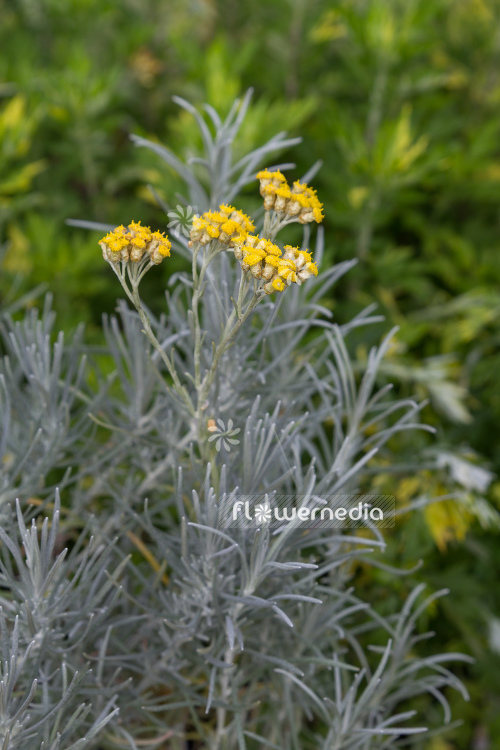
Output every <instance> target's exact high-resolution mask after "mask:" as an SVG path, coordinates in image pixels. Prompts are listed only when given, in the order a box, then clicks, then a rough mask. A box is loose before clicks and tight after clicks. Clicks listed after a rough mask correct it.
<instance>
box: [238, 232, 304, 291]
mask: <svg viewBox="0 0 500 750" xmlns="http://www.w3.org/2000/svg"><path fill="white" fill-rule="evenodd" d="M284 249H285V252H284V253H282V252H281V250H280V248H279V247H278V246H277V245H274V244H273V243H272V242H271V241H270V240H264V239H261V238H260V237H255V236H253V235H251V234H249V235H247V236H246V237H245V238H242V239H241V240H236V241H235V243H234V254H235V257H236V258H237V260H239V261H240V263H241V268H242V270H243V271H250V273H251V274H252V276H254V278H256V279H263V280H264V281H265V282H266V283H265V284H264V291H265V292H266V294H272V293H273V292H282V291H283V290H284V289H285V287H287V286H290V284H299V285H300V284H302V282H303V281H306V279H308V278H309V277H310V276H317V275H318V268H317V266H316V264H315V263H313V261H312V259H311V254H310V253H308V252H307V251H305V250H299V249H298V248H297V247H292V246H291V245H285V248H284Z"/></svg>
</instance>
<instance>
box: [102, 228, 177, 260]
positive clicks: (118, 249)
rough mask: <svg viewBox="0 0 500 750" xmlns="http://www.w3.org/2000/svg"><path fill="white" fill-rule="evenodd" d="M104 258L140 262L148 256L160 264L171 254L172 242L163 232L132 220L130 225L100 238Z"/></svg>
mask: <svg viewBox="0 0 500 750" xmlns="http://www.w3.org/2000/svg"><path fill="white" fill-rule="evenodd" d="M99 245H100V247H101V249H102V256H103V258H104V260H107V261H109V262H110V263H119V262H120V261H121V262H122V263H128V262H129V261H131V262H132V263H139V262H140V261H141V260H142V259H143V258H145V257H146V258H147V259H149V260H150V261H151V263H154V265H158V264H159V263H161V262H162V260H163V258H168V256H169V255H170V248H171V243H170V240H169V239H168V238H167V237H166V236H165V235H164V233H163V232H152V231H151V229H150V228H149V227H142V226H141V222H140V221H139V222H136V221H132V222H131V223H130V224H129V225H128V227H124V226H119V227H116V229H114V230H113V231H112V232H109V234H107V235H106V236H105V237H103V238H102V240H100V242H99Z"/></svg>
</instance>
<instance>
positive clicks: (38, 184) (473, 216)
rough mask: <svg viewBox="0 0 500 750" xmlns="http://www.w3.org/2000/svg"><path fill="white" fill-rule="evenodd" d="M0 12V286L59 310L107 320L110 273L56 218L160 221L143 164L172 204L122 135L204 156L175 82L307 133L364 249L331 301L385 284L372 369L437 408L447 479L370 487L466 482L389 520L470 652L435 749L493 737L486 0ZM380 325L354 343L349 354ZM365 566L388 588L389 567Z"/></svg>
mask: <svg viewBox="0 0 500 750" xmlns="http://www.w3.org/2000/svg"><path fill="white" fill-rule="evenodd" d="M0 15H1V18H2V24H1V28H0V38H1V45H2V53H3V54H2V56H1V57H0V97H1V98H0V243H1V246H2V256H1V264H2V266H1V269H2V273H1V277H0V293H1V294H2V296H3V299H4V301H7V302H10V301H11V300H12V299H14V298H15V296H16V295H17V296H19V295H20V294H22V293H26V292H29V290H31V289H33V288H34V287H38V285H42V287H40V289H42V288H44V287H43V285H45V287H50V289H51V291H52V292H53V294H54V298H55V306H56V308H57V309H58V311H59V313H60V317H59V324H60V325H61V326H62V327H64V328H71V327H73V326H74V325H75V324H76V323H78V322H80V321H81V320H82V319H83V320H85V321H86V322H87V323H88V324H89V335H90V336H94V337H96V338H97V339H98V338H99V329H100V319H101V314H102V313H103V312H110V311H111V310H112V309H113V307H114V304H115V295H116V284H115V283H114V279H113V278H111V276H110V274H109V269H108V268H107V267H105V266H104V265H103V263H102V260H101V257H100V252H99V249H98V247H97V245H96V240H97V239H98V238H99V235H98V234H97V233H93V232H85V231H82V230H81V229H77V228H74V227H70V226H67V225H65V223H64V222H65V220H66V219H68V218H78V219H87V220H91V221H97V222H104V223H110V224H113V225H114V224H119V223H124V224H127V223H128V222H129V221H130V220H131V219H132V218H134V219H139V218H140V219H142V221H143V223H146V224H151V225H153V226H155V227H157V228H164V226H163V225H164V222H165V217H164V214H163V212H162V210H161V208H160V207H159V206H158V205H157V202H156V200H155V199H154V197H153V195H152V193H151V191H150V190H148V188H147V185H152V186H153V187H154V189H155V190H156V191H157V194H158V196H159V197H160V198H161V199H163V200H166V201H168V202H169V203H171V204H173V205H175V204H176V202H177V201H176V198H175V194H176V191H177V190H178V189H179V181H178V178H177V176H176V175H175V173H174V172H173V171H172V170H170V169H169V168H167V167H166V166H165V165H159V164H158V162H157V160H156V159H155V158H154V156H153V155H152V154H150V153H149V152H147V151H146V150H144V149H134V148H133V146H132V144H131V142H130V140H129V134H130V133H138V134H140V135H144V136H147V137H148V138H150V139H153V140H157V141H159V142H162V143H164V144H166V145H168V146H169V147H170V148H172V150H174V151H175V152H177V153H181V154H183V155H184V156H185V157H189V156H196V144H197V140H196V139H197V138H198V134H197V130H196V128H195V126H194V123H193V122H192V118H191V117H190V115H189V114H188V113H186V112H185V111H183V110H180V109H179V108H178V107H177V106H176V105H175V104H174V103H173V102H172V99H171V97H172V95H175V94H177V95H181V96H184V97H186V98H188V99H189V100H190V101H192V102H193V103H195V104H201V103H202V102H205V101H206V102H208V103H210V104H211V105H212V106H214V107H215V108H216V109H218V110H219V111H220V112H221V114H225V113H227V111H228V109H229V107H230V105H231V103H232V101H233V99H234V97H235V96H236V95H238V94H240V93H242V92H243V91H244V90H245V89H246V88H247V87H249V86H253V87H255V96H254V103H253V105H252V107H251V110H250V115H249V117H248V119H247V121H246V123H245V125H244V128H243V131H242V135H243V141H242V147H243V148H244V149H245V150H248V148H250V147H251V146H257V145H258V144H259V143H261V142H264V141H265V139H266V138H268V137H270V136H272V135H273V134H274V133H276V132H278V131H281V130H287V131H288V132H289V133H290V134H291V135H297V134H299V133H300V135H302V136H303V143H302V145H301V146H299V147H298V148H296V149H295V150H294V151H293V153H290V154H283V158H284V159H292V160H293V161H295V162H296V163H297V169H296V170H295V171H294V172H293V177H294V179H295V178H297V177H300V176H301V175H302V174H304V173H305V172H306V171H307V169H308V168H309V167H310V165H311V164H312V163H313V162H314V161H315V160H317V159H321V160H322V161H323V166H322V168H321V170H320V172H319V173H318V175H317V176H316V178H315V186H316V187H317V188H318V193H319V196H320V198H321V199H322V200H323V201H324V203H325V214H326V218H325V229H326V237H327V254H328V257H329V258H330V259H331V260H335V261H338V260H339V259H344V258H350V257H353V256H357V257H358V258H359V260H360V262H359V264H358V266H357V267H356V269H355V270H354V272H352V273H351V274H350V278H349V280H348V281H346V282H345V286H344V288H343V292H342V294H341V296H340V297H337V298H336V299H335V300H331V301H330V304H331V305H332V308H333V310H334V313H335V315H336V316H337V318H338V319H339V320H340V321H341V322H343V321H344V320H347V319H348V318H350V317H351V316H352V315H353V314H354V313H357V312H359V310H361V309H362V308H363V307H365V306H366V305H368V304H371V303H373V302H376V303H377V305H378V307H379V310H380V311H381V312H383V314H384V315H385V316H386V319H387V320H388V321H390V322H391V323H395V324H397V325H399V326H400V332H399V335H398V344H397V346H396V347H394V349H393V351H392V353H391V359H390V360H389V364H388V366H387V367H386V371H385V373H384V377H387V379H388V380H394V381H395V382H396V383H397V388H398V389H399V391H400V392H401V393H402V394H404V393H407V394H415V393H416V394H417V395H418V396H420V397H428V398H429V399H430V404H429V406H428V407H427V408H426V411H425V418H426V419H427V421H429V422H430V423H432V424H434V425H435V426H436V427H437V428H438V435H437V440H427V438H419V439H420V440H421V441H423V442H422V443H421V444H420V445H418V446H417V445H414V446H412V445H411V444H410V445H406V446H403V447H404V449H405V450H410V451H411V450H412V449H414V450H415V451H416V450H417V449H421V448H424V449H425V448H427V449H428V450H437V449H439V450H441V452H442V454H443V456H444V458H443V475H442V476H440V477H436V476H435V475H431V474H430V473H429V472H426V471H425V468H423V470H422V472H421V474H419V475H418V476H416V477H415V476H401V477H398V478H397V480H395V479H394V477H392V476H390V475H389V474H388V477H387V486H384V487H383V488H382V489H383V490H384V491H388V490H390V491H393V492H395V494H396V495H397V496H398V499H399V500H402V501H404V502H411V500H413V499H415V498H416V497H418V496H419V495H420V494H423V493H425V492H432V493H433V494H435V495H436V494H437V495H439V494H446V493H449V492H450V491H454V490H460V491H461V495H460V499H458V500H457V499H455V500H450V501H445V502H443V503H440V504H438V505H436V506H433V507H432V508H429V509H428V510H426V511H425V512H423V513H421V514H420V515H418V516H417V519H418V521H415V518H416V516H415V515H413V516H412V520H411V522H410V524H409V525H406V526H400V527H398V531H397V534H395V535H394V537H393V538H391V539H390V547H391V555H392V558H393V560H394V561H395V562H397V563H398V564H403V565H404V564H405V561H406V560H407V559H408V560H410V559H412V558H414V556H415V554H416V555H417V556H420V557H425V558H426V560H427V564H426V567H425V569H424V571H423V573H422V575H423V577H424V578H425V579H427V580H429V581H430V582H431V583H432V584H433V585H434V584H435V585H436V586H441V585H446V586H448V587H450V588H451V589H452V591H453V597H450V600H449V601H448V602H445V605H443V608H441V609H440V610H439V611H437V612H436V614H435V618H434V619H435V623H434V625H433V626H434V627H435V629H436V630H437V631H438V634H439V636H440V638H442V641H443V643H444V644H445V645H447V646H449V647H450V648H456V649H457V650H461V649H462V648H466V649H469V650H470V651H472V653H474V655H475V656H476V657H477V659H478V661H477V665H476V667H475V668H473V669H468V670H467V672H466V673H465V674H464V677H465V679H466V681H467V683H468V685H469V688H470V690H471V695H472V702H471V704H470V707H469V709H468V713H467V714H466V715H465V716H464V717H463V718H464V722H465V723H464V725H463V726H462V727H461V728H459V729H457V730H455V733H454V734H452V735H451V736H452V739H451V740H449V741H447V742H446V743H444V742H443V741H441V740H435V742H434V744H433V745H432V750H451V748H472V747H477V748H479V747H484V748H486V747H490V748H500V724H499V720H498V715H499V714H500V710H499V709H500V677H499V674H500V670H499V666H500V655H499V654H500V637H499V631H500V620H499V619H498V618H499V617H500V593H499V592H498V587H497V586H495V584H496V571H498V567H499V565H500V553H499V552H498V535H497V532H496V530H495V529H496V524H498V522H497V521H496V518H497V517H498V516H495V513H496V510H495V509H496V508H498V507H499V505H500V484H499V483H498V480H496V479H493V481H491V475H489V474H488V473H487V472H485V471H484V470H482V469H481V466H482V467H485V468H486V469H489V470H491V471H493V472H495V473H496V474H498V472H499V471H500V440H498V424H499V420H500V389H499V388H498V384H497V373H498V371H499V368H500V347H499V342H500V296H499V289H500V211H499V207H500V72H499V71H500V44H499V41H498V40H499V38H500V0H275V1H274V2H272V3H269V2H264V1H263V0H254V1H253V2H251V3H250V2H249V1H248V0H245V1H244V2H235V1H234V0H189V1H188V2H183V1H182V0H162V1H160V2H158V1H157V0H123V1H122V2H121V3H116V2H114V1H113V0H66V1H65V2H62V0H18V2H17V3H11V2H9V1H8V0H0ZM269 166H270V165H269ZM163 266H167V264H163V265H162V269H161V274H165V273H168V270H167V269H164V268H163ZM161 274H158V278H160V277H161ZM165 280H166V279H165V276H164V277H163V282H165ZM163 285H164V284H163ZM161 290H162V285H161V282H158V285H157V287H154V288H153V287H152V288H151V290H150V293H151V304H152V305H153V306H154V305H155V304H161V295H162V291H161ZM32 301H33V300H32V299H31V302H30V303H32ZM386 328H387V323H384V324H383V325H382V324H381V325H380V326H373V327H372V329H371V334H370V336H368V334H366V332H365V333H363V336H364V338H361V337H359V338H357V339H356V340H355V345H356V346H357V348H358V349H357V350H358V357H359V360H360V362H362V361H363V359H364V358H365V356H366V352H367V349H368V347H369V345H370V344H371V343H373V342H374V341H375V340H377V339H378V338H379V337H380V333H381V331H382V330H383V329H386ZM360 336H361V335H360ZM411 439H412V440H413V441H415V440H417V438H416V437H414V436H413V437H412V438H411ZM436 445H437V446H438V448H436ZM403 447H402V449H403ZM394 448H395V449H396V448H398V446H394ZM450 455H451V458H450V457H449V456H450ZM446 456H448V458H446ZM477 472H479V474H477ZM366 576H367V578H368V582H367V586H368V585H369V586H371V587H372V588H373V589H374V591H375V594H374V595H376V596H379V597H382V598H383V597H384V596H387V588H384V582H386V581H387V576H388V574H387V573H380V575H377V574H374V573H373V571H371V572H367V573H366ZM391 580H392V579H391ZM399 585H400V591H399V592H398V593H397V594H396V593H393V594H391V595H398V596H404V595H405V591H406V588H405V587H406V584H405V583H404V582H403V583H400V584H399ZM379 589H380V590H379ZM392 590H393V592H394V587H393V586H392ZM377 592H378V593H377ZM384 592H385V593H384ZM440 606H441V605H440ZM447 608H448V609H447ZM481 738H483V740H484V738H488V739H487V741H488V742H489V743H490V744H489V745H485V744H484V743H483V744H482V745H481V744H480V743H481V742H482V741H483V740H482V739H481ZM484 741H486V740H484ZM474 743H475V744H474Z"/></svg>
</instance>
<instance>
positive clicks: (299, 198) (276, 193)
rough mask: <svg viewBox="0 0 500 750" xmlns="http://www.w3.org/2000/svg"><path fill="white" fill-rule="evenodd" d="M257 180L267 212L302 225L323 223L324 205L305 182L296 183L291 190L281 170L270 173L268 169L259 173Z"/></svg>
mask: <svg viewBox="0 0 500 750" xmlns="http://www.w3.org/2000/svg"><path fill="white" fill-rule="evenodd" d="M257 179H258V180H259V181H260V194H261V195H262V197H263V198H264V208H265V210H266V211H276V212H277V213H279V214H284V215H285V216H288V217H289V218H290V219H291V220H292V221H299V222H300V223H301V224H308V223H309V222H311V221H316V222H318V223H320V222H321V221H323V204H322V203H320V201H319V200H318V197H317V195H316V191H315V190H314V189H313V188H311V187H309V186H308V185H307V184H306V183H305V182H303V183H301V182H298V181H297V182H294V183H293V188H290V186H289V184H288V182H287V180H286V177H285V176H284V175H282V174H281V172H280V171H279V170H278V171H276V172H269V171H268V170H267V169H263V170H262V171H261V172H258V173H257Z"/></svg>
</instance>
